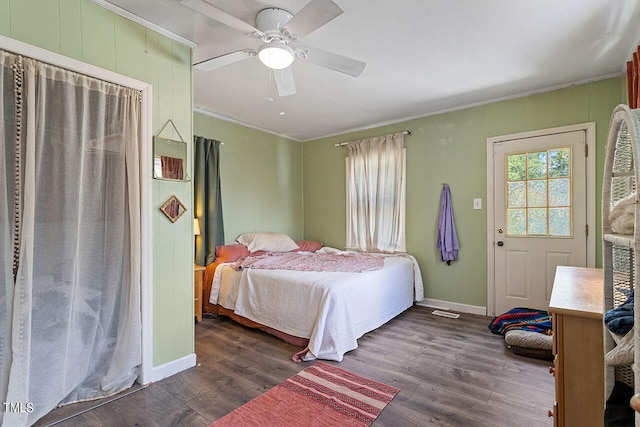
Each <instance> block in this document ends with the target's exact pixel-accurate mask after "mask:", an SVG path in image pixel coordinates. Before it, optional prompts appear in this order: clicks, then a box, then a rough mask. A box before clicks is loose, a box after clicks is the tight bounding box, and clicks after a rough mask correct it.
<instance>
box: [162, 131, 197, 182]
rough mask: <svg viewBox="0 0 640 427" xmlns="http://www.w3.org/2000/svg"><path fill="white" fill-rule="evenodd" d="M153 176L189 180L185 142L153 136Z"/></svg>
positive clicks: (173, 179)
mask: <svg viewBox="0 0 640 427" xmlns="http://www.w3.org/2000/svg"><path fill="white" fill-rule="evenodd" d="M153 177H154V178H156V179H166V180H170V181H189V175H188V174H187V144H186V143H185V142H183V141H176V140H173V139H167V138H162V137H160V136H154V137H153Z"/></svg>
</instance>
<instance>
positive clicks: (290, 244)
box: [236, 233, 298, 252]
mask: <svg viewBox="0 0 640 427" xmlns="http://www.w3.org/2000/svg"><path fill="white" fill-rule="evenodd" d="M236 242H238V243H240V244H241V245H245V246H246V247H247V248H249V252H258V251H266V252H289V251H293V250H296V249H298V245H297V244H296V242H294V241H293V239H292V238H291V237H289V236H287V235H286V234H284V233H243V234H241V235H239V236H238V238H237V239H236Z"/></svg>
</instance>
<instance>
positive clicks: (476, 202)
mask: <svg viewBox="0 0 640 427" xmlns="http://www.w3.org/2000/svg"><path fill="white" fill-rule="evenodd" d="M473 209H482V199H473Z"/></svg>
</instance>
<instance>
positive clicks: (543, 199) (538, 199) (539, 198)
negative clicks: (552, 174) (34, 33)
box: [527, 179, 547, 206]
mask: <svg viewBox="0 0 640 427" xmlns="http://www.w3.org/2000/svg"><path fill="white" fill-rule="evenodd" d="M527 184H528V187H529V188H528V189H527V206H547V180H546V179H540V180H536V181H529V182H527Z"/></svg>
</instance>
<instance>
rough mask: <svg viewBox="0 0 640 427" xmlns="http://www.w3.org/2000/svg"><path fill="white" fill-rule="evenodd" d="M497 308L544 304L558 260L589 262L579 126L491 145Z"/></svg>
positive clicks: (573, 263) (498, 311) (582, 139)
mask: <svg viewBox="0 0 640 427" xmlns="http://www.w3.org/2000/svg"><path fill="white" fill-rule="evenodd" d="M493 153H494V158H493V164H494V187H493V188H494V225H495V228H494V230H493V236H494V245H493V248H494V270H495V272H494V274H495V276H494V279H495V290H494V295H495V306H494V309H495V314H496V315H498V314H501V313H504V312H506V311H508V310H510V309H512V308H515V307H527V308H535V309H541V310H546V309H547V308H548V307H549V298H550V296H551V289H552V287H553V279H554V275H555V271H556V267H557V266H559V265H570V266H583V267H584V266H586V265H587V232H588V231H587V203H586V153H585V131H584V130H577V131H571V132H562V133H556V134H550V135H543V136H534V137H530V138H522V139H515V140H510V141H501V142H496V143H494V144H493Z"/></svg>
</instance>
